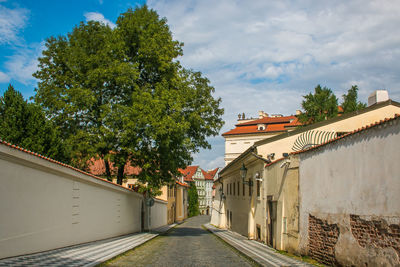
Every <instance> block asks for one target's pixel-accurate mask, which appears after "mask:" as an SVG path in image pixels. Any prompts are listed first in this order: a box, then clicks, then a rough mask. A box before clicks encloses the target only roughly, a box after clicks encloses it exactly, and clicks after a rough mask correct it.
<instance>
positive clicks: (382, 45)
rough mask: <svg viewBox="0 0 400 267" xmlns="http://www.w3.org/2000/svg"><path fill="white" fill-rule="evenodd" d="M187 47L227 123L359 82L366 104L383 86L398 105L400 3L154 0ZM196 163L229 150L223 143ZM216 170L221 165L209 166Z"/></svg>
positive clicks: (287, 110)
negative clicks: (324, 89) (325, 88)
mask: <svg viewBox="0 0 400 267" xmlns="http://www.w3.org/2000/svg"><path fill="white" fill-rule="evenodd" d="M147 4H148V5H149V6H150V7H151V8H154V9H155V10H157V12H158V13H159V14H160V15H161V16H165V17H166V18H167V19H168V23H169V25H170V28H171V31H172V32H173V34H174V38H176V39H177V40H179V41H183V42H184V43H185V47H184V54H185V55H184V56H183V57H182V58H181V59H180V61H181V62H182V64H183V65H184V66H187V67H190V68H193V69H196V70H200V71H202V72H203V74H204V75H205V76H207V77H208V78H209V79H210V81H211V83H212V85H213V86H214V87H215V88H216V92H215V95H216V96H219V97H221V98H222V100H223V103H222V105H223V107H224V108H225V115H224V120H225V121H226V125H225V126H224V127H223V129H222V131H221V132H224V131H226V130H229V129H230V128H233V127H234V124H235V122H236V118H237V114H238V113H239V112H240V113H242V112H245V113H246V114H248V115H249V116H250V115H253V116H256V115H257V111H258V110H264V111H266V112H267V113H282V114H293V113H294V112H295V110H296V109H299V108H300V104H301V100H302V96H303V95H305V94H306V93H308V92H310V91H311V90H313V88H314V87H315V86H316V85H317V84H321V85H323V86H328V87H330V88H332V89H333V90H334V92H335V93H336V95H337V97H338V98H339V99H340V98H341V95H342V94H343V93H345V91H346V90H347V89H348V88H349V87H350V85H352V84H358V85H359V88H360V91H359V96H360V99H361V100H362V101H364V102H366V101H367V97H368V95H369V93H370V92H372V91H373V90H376V89H381V88H386V89H388V90H389V95H390V96H391V98H392V99H394V100H396V101H400V76H399V75H398V73H400V28H399V27H398V25H400V16H399V15H398V14H400V2H399V1H391V0H373V1H367V2H366V1H363V0H351V1H348V0H342V1H333V2H332V1H331V2H326V1H320V2H315V1H313V2H301V3H300V2H293V1H289V0H286V1H262V0H259V1H246V2H242V1H231V0H220V1H212V0H201V1H200V0H192V1H183V2H182V1H179V0H168V1H167V0H157V1H156V0H149V1H147ZM218 140H219V141H218V142H217V141H216V142H215V144H213V149H212V151H210V152H204V153H203V152H202V154H199V155H196V157H195V162H212V161H213V160H216V159H218V158H221V156H222V155H223V153H224V149H223V139H222V138H220V139H218ZM210 167H216V166H210Z"/></svg>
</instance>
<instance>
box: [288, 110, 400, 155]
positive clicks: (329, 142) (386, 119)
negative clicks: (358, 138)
mask: <svg viewBox="0 0 400 267" xmlns="http://www.w3.org/2000/svg"><path fill="white" fill-rule="evenodd" d="M399 119H400V114H395V115H394V117H392V118H385V119H384V120H380V121H377V122H375V123H372V124H370V125H366V126H364V127H361V128H358V129H356V130H354V131H351V132H348V133H346V134H344V135H342V136H339V137H336V138H334V139H331V140H329V141H327V142H325V143H322V144H320V145H316V146H313V147H310V148H307V149H304V150H300V151H296V152H292V153H290V155H295V154H301V153H304V152H308V151H310V150H314V149H317V148H320V147H323V146H326V145H328V144H331V143H334V142H337V141H338V140H341V139H344V138H347V137H349V136H351V135H354V134H357V133H360V132H364V131H366V130H369V129H371V128H374V127H377V126H379V125H382V124H385V123H387V122H390V121H394V120H399Z"/></svg>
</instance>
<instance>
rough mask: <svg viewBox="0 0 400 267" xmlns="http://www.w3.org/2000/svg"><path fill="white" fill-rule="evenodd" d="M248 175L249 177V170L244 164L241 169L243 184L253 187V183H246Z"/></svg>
mask: <svg viewBox="0 0 400 267" xmlns="http://www.w3.org/2000/svg"><path fill="white" fill-rule="evenodd" d="M246 175H247V168H246V166H244V163H243V165H242V167H241V168H240V176H242V182H243V184H247V185H249V186H253V182H252V181H251V180H249V181H245V180H246Z"/></svg>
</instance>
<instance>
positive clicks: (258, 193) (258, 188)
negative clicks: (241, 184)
mask: <svg viewBox="0 0 400 267" xmlns="http://www.w3.org/2000/svg"><path fill="white" fill-rule="evenodd" d="M260 184H261V183H260V181H259V180H257V197H259V196H260V191H261V186H260Z"/></svg>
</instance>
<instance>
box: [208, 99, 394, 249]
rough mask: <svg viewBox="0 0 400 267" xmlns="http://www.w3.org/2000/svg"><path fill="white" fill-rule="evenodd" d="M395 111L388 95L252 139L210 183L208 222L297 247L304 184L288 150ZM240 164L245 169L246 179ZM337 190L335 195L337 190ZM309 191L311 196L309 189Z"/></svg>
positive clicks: (271, 242)
mask: <svg viewBox="0 0 400 267" xmlns="http://www.w3.org/2000/svg"><path fill="white" fill-rule="evenodd" d="M396 113H400V104H399V103H397V102H394V101H391V100H387V101H384V102H381V103H375V104H374V105H371V106H369V107H368V108H366V109H364V110H362V111H358V112H354V113H349V114H345V115H343V116H341V117H337V118H333V119H330V120H327V121H324V122H319V123H315V124H313V125H310V126H307V127H302V128H299V129H296V130H293V131H291V132H288V133H285V134H282V135H277V136H274V137H271V138H268V139H265V140H262V141H258V142H255V143H254V145H253V146H251V147H250V148H248V149H247V150H246V151H245V152H244V153H242V154H241V155H240V156H238V157H237V158H236V159H235V160H233V161H232V162H230V163H229V164H228V165H227V166H226V167H225V168H224V169H223V170H221V172H220V174H219V175H220V178H219V179H218V180H217V181H216V182H215V184H214V185H215V190H216V194H215V198H214V203H213V212H212V219H211V223H213V224H214V225H217V226H220V227H223V228H230V229H232V230H233V231H236V232H238V233H240V234H242V235H244V236H248V237H249V238H250V239H258V240H261V241H263V242H265V243H267V244H269V245H270V246H272V247H275V248H277V249H280V250H286V251H293V252H299V247H300V238H299V233H300V225H301V224H300V220H299V218H300V210H299V205H300V202H299V196H298V188H299V186H300V188H303V189H304V186H301V185H299V180H298V177H299V167H298V166H299V159H298V158H296V157H294V156H290V162H289V154H290V153H295V152H296V151H301V150H304V149H307V148H310V147H314V146H316V145H318V144H321V143H325V142H326V141H329V140H330V139H332V138H336V137H338V136H342V135H345V134H346V133H348V132H351V131H354V130H356V129H358V128H361V127H363V126H365V125H369V124H371V123H374V122H376V121H379V120H381V119H384V118H390V117H393V116H394V115H395V114H396ZM283 156H285V158H283V159H282V157H283ZM325 164H327V163H325ZM241 169H242V170H244V169H246V174H245V176H244V183H243V178H242V174H243V171H241ZM249 184H250V185H251V186H249ZM315 190H317V189H315ZM337 193H338V195H339V193H340V191H338V192H337ZM308 194H309V195H308V196H309V197H310V198H312V197H313V192H308ZM321 197H323V196H321ZM338 198H339V197H338ZM321 212H323V211H322V210H321ZM301 252H302V253H304V252H305V251H304V250H302V251H301Z"/></svg>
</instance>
